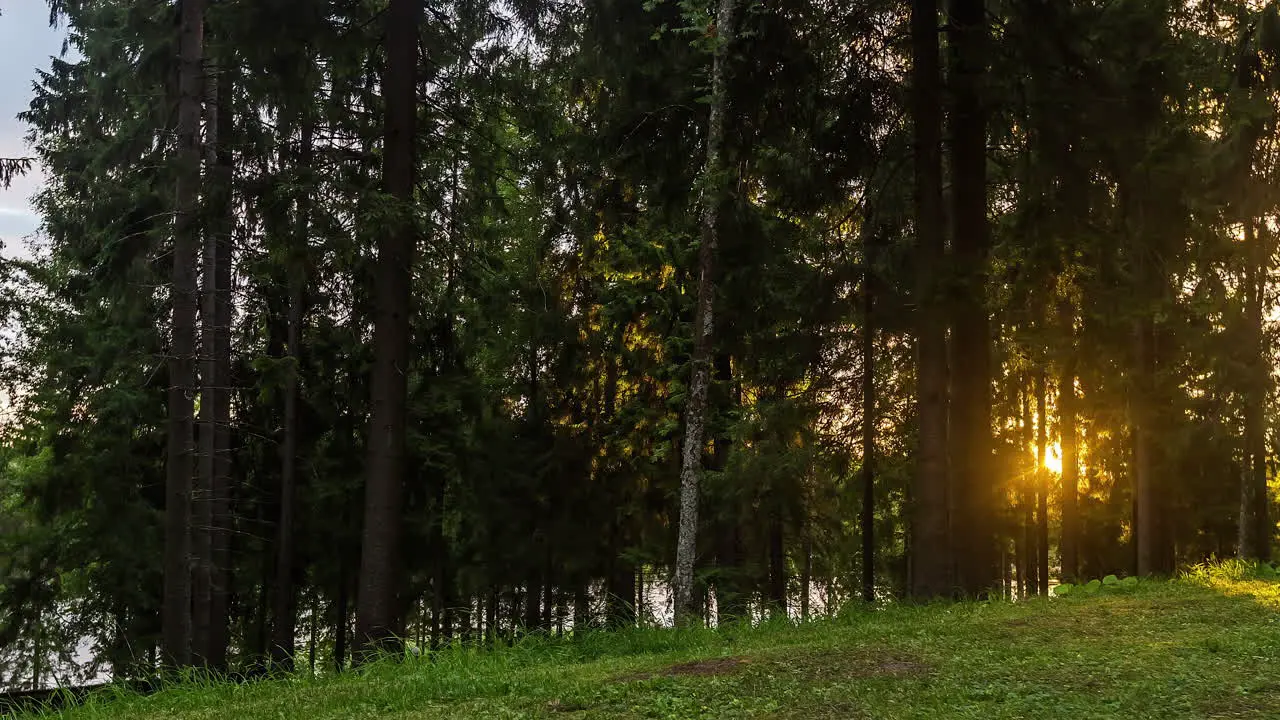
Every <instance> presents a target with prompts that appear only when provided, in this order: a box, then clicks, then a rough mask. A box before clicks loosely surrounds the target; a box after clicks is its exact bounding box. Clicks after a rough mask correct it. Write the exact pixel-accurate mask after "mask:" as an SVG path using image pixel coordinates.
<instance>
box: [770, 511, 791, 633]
mask: <svg viewBox="0 0 1280 720" xmlns="http://www.w3.org/2000/svg"><path fill="white" fill-rule="evenodd" d="M778 500H779V498H777V496H776V495H775V497H774V502H773V504H774V510H773V517H772V518H771V519H770V520H769V610H770V613H771V614H774V615H776V616H777V617H782V618H785V617H787V584H788V577H787V548H786V543H785V541H784V537H783V527H782V509H781V508H780V507H778V506H777V503H778Z"/></svg>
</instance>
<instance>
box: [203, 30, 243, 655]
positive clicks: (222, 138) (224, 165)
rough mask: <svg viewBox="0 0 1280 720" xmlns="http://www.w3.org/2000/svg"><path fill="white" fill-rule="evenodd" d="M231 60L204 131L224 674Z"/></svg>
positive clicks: (215, 535) (214, 642) (214, 611)
mask: <svg viewBox="0 0 1280 720" xmlns="http://www.w3.org/2000/svg"><path fill="white" fill-rule="evenodd" d="M234 62H235V58H234V55H232V56H230V57H228V58H226V60H225V61H224V62H223V64H222V65H221V66H220V67H219V70H218V82H217V92H216V94H215V102H216V105H217V107H216V108H215V112H214V114H213V120H214V123H213V124H214V127H211V128H209V132H210V135H211V136H212V137H214V138H216V142H213V143H212V144H213V151H214V152H213V155H214V157H213V162H214V173H213V176H212V179H213V184H212V187H211V188H210V193H209V204H210V210H211V213H212V220H213V228H214V238H215V247H214V252H215V257H214V264H215V265H216V272H215V278H214V284H215V285H216V289H215V291H214V295H213V370H214V374H213V379H212V383H213V386H214V390H215V392H214V393H213V398H212V401H213V487H212V491H213V496H212V498H211V500H212V502H213V528H212V545H213V548H212V549H213V576H212V578H211V579H212V587H211V588H210V593H211V595H210V599H209V605H210V612H209V614H210V622H209V637H208V642H209V646H208V649H207V652H206V654H205V658H206V660H207V661H208V663H209V667H211V668H213V669H215V670H219V671H225V670H226V669H227V647H228V645H229V644H230V641H231V638H230V632H231V627H230V597H231V530H232V522H233V520H234V517H233V511H232V504H231V503H232V478H231V472H232V463H231V460H232V458H231V383H232V377H231V325H232V323H233V322H234V319H235V318H234V310H235V307H234V304H233V299H232V297H231V277H232V263H233V262H235V228H236V215H235V205H234V203H233V196H232V190H233V188H232V183H233V181H234V180H235V156H234V154H233V153H232V150H231V148H232V137H233V136H232V133H233V131H234V126H233V122H234V119H235V108H234V107H233V106H232V103H233V99H234V93H233V89H234V77H235V73H234Z"/></svg>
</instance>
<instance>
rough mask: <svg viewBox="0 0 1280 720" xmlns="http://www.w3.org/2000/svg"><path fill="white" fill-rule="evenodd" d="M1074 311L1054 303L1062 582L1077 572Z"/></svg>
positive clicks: (1066, 304) (1067, 305) (1068, 303)
mask: <svg viewBox="0 0 1280 720" xmlns="http://www.w3.org/2000/svg"><path fill="white" fill-rule="evenodd" d="M1075 322H1076V311H1075V307H1074V306H1073V305H1072V304H1071V301H1070V300H1063V301H1061V302H1059V303H1058V325H1059V326H1060V331H1061V332H1062V337H1063V339H1064V341H1065V342H1066V350H1065V352H1064V354H1063V358H1062V375H1061V376H1060V377H1059V379H1058V416H1059V418H1061V422H1062V429H1061V431H1060V434H1061V436H1062V538H1061V540H1060V541H1059V551H1060V554H1061V556H1062V581H1063V582H1069V583H1074V582H1076V580H1077V578H1078V574H1079V571H1080V516H1079V498H1078V492H1079V486H1080V440H1079V432H1078V430H1077V428H1076V359H1075V352H1076V348H1075Z"/></svg>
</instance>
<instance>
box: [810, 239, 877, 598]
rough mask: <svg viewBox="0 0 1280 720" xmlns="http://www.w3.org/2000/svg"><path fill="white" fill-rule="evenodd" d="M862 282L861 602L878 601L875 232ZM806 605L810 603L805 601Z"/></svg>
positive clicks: (867, 249)
mask: <svg viewBox="0 0 1280 720" xmlns="http://www.w3.org/2000/svg"><path fill="white" fill-rule="evenodd" d="M864 237H865V238H866V241H865V243H864V246H865V252H864V257H863V262H864V263H865V264H866V270H865V272H864V274H863V279H862V523H861V525H862V599H863V600H864V601H866V602H869V603H870V602H875V600H876V534H875V529H876V528H875V526H876V485H875V477H876V475H875V460H876V417H877V416H876V356H875V352H876V328H875V322H874V317H873V311H874V310H875V289H874V287H873V283H874V282H875V270H874V264H875V261H876V260H875V253H874V252H873V248H874V245H875V237H874V231H869V232H867V233H865V234H864ZM805 602H808V600H807V599H806V600H805Z"/></svg>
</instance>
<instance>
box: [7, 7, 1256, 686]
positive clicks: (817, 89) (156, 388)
mask: <svg viewBox="0 0 1280 720" xmlns="http://www.w3.org/2000/svg"><path fill="white" fill-rule="evenodd" d="M49 4H50V12H51V15H50V19H51V22H53V23H55V24H58V25H59V26H61V27H63V28H65V30H66V32H67V47H66V52H65V53H64V54H63V56H61V57H59V58H52V59H51V60H50V63H49V65H48V67H46V68H44V69H42V70H41V71H40V72H39V73H38V76H37V77H36V79H35V83H34V87H33V90H34V97H33V99H32V101H31V103H30V108H29V110H28V111H26V112H25V113H24V114H23V116H22V119H23V120H24V121H25V122H26V123H27V124H28V126H29V128H30V140H31V147H32V151H31V157H29V158H12V159H9V160H6V161H4V162H3V163H0V169H2V170H3V172H0V181H3V182H7V181H8V180H9V179H10V178H12V177H13V176H14V175H15V174H18V173H22V172H24V171H26V170H29V169H31V168H32V167H33V166H38V167H40V168H42V169H43V172H44V173H45V175H46V182H45V183H44V184H43V186H42V189H41V190H40V191H39V193H38V195H37V196H36V197H35V198H34V200H33V202H34V204H35V207H36V208H37V210H38V212H39V213H40V215H41V219H42V224H41V229H40V231H39V233H38V234H37V235H36V236H35V237H34V238H33V239H32V245H31V254H30V255H29V256H28V257H24V258H23V259H18V258H17V257H15V256H13V255H12V254H10V255H8V256H6V257H8V259H6V260H3V261H0V285H3V287H2V288H0V316H2V317H3V324H4V328H5V330H4V335H3V340H2V341H0V342H2V343H3V344H0V387H3V388H4V391H3V392H4V394H5V397H6V400H5V403H6V404H7V406H8V410H7V411H6V415H5V417H6V421H5V423H4V424H3V426H2V427H0V684H8V685H10V686H12V687H40V686H44V685H48V684H50V683H51V682H55V681H56V682H72V681H76V680H83V679H85V678H90V677H99V676H101V675H102V674H104V673H105V674H109V675H111V676H113V677H116V678H121V679H125V678H147V677H152V676H154V675H155V674H156V673H157V672H158V671H159V670H161V669H164V668H169V669H173V668H187V667H202V668H210V669H212V670H215V671H225V672H232V673H237V674H241V675H256V674H260V673H265V672H272V671H279V670H285V671H288V670H291V669H294V668H295V667H296V668H310V669H311V670H313V671H315V672H321V673H328V672H341V671H342V670H344V669H345V668H349V667H351V666H352V665H353V664H359V663H361V662H364V661H365V660H367V659H369V658H370V657H373V656H374V654H376V653H379V652H383V651H396V652H398V651H400V650H401V649H404V648H407V649H409V650H411V651H413V652H416V653H422V652H430V651H431V649H433V648H438V647H441V646H443V645H447V644H470V645H476V646H484V645H486V644H492V643H506V642H511V641H513V640H515V639H517V638H519V637H521V636H523V635H525V634H529V633H549V634H567V635H572V634H577V633H581V632H582V631H583V630H586V629H593V628H600V629H605V628H609V627H618V626H626V625H634V624H653V623H658V624H662V623H681V624H699V623H720V624H723V623H727V622H758V621H761V620H763V619H766V618H770V617H789V618H804V617H808V616H810V615H815V614H821V613H827V612H831V611H834V610H835V609H836V608H839V607H841V606H842V605H845V604H849V603H857V602H863V601H870V602H906V601H920V600H930V599H946V598H960V597H986V598H989V599H991V600H993V601H995V600H1000V599H1004V600H1008V601H1017V600H1018V599H1020V598H1024V597H1027V596H1031V595H1041V594H1047V593H1049V591H1050V588H1051V586H1053V585H1056V584H1057V583H1059V582H1078V581H1080V580H1088V579H1090V578H1097V577H1101V576H1103V575H1106V574H1118V575H1139V576H1147V575H1167V574H1170V573H1173V572H1175V571H1177V569H1178V568H1180V567H1183V566H1185V565H1186V564H1189V563H1194V562H1199V561H1201V560H1204V559H1206V558H1210V557H1232V556H1240V557H1243V558H1246V559H1258V560H1266V559H1269V557H1270V554H1271V551H1272V546H1273V545H1274V544H1275V542H1276V538H1277V523H1276V519H1277V518H1278V517H1280V512H1278V511H1277V508H1276V495H1277V492H1276V491H1277V487H1276V482H1275V481H1274V480H1273V479H1272V478H1274V477H1276V472H1275V461H1276V459H1277V456H1278V455H1280V436H1277V435H1276V433H1275V430H1276V425H1275V423H1273V422H1272V418H1273V416H1274V411H1275V409H1276V399H1277V398H1276V393H1275V390H1276V383H1275V373H1274V367H1275V365H1274V347H1275V344H1274V342H1273V338H1272V336H1273V334H1274V331H1275V330H1276V325H1277V323H1276V320H1277V313H1276V307H1277V301H1276V290H1277V284H1276V283H1275V282H1273V277H1274V275H1275V271H1274V268H1273V265H1274V262H1273V261H1274V260H1275V256H1276V252H1277V245H1280V193H1278V192H1277V190H1280V187H1278V186H1277V180H1278V179H1280V175H1278V172H1280V145H1278V143H1277V140H1278V139H1280V128H1278V127H1277V120H1280V5H1277V4H1268V3H1263V2H1259V1H1257V0H947V1H946V2H941V1H940V0H912V1H911V2H906V1H905V0H860V1H858V2H849V1H847V0H769V1H767V2H766V1H764V0H714V1H713V0H644V1H643V2H642V1H641V0H255V1H253V2H236V1H235V0H179V1H176V2H175V1H173V0H93V1H90V0H52V1H51V2H50V3H49ZM0 22H4V18H3V17H0Z"/></svg>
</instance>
